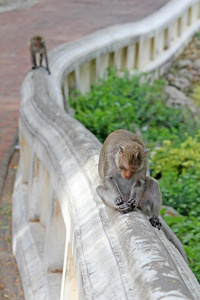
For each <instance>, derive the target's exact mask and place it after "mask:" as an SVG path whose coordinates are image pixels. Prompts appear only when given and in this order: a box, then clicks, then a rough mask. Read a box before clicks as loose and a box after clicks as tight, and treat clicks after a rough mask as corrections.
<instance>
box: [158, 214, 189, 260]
mask: <svg viewBox="0 0 200 300" xmlns="http://www.w3.org/2000/svg"><path fill="white" fill-rule="evenodd" d="M159 219H160V222H161V223H162V227H161V229H162V230H163V231H164V233H165V235H166V237H167V239H168V240H169V241H170V242H172V244H174V246H175V247H176V249H177V250H178V251H179V252H180V254H181V255H182V257H183V258H184V260H185V261H186V263H187V264H188V259H187V256H186V253H185V250H184V249H183V246H182V244H181V242H180V241H179V239H178V238H177V236H176V235H175V234H174V233H173V231H172V230H171V229H170V227H169V226H168V225H167V224H166V222H165V221H164V220H163V218H161V217H159Z"/></svg>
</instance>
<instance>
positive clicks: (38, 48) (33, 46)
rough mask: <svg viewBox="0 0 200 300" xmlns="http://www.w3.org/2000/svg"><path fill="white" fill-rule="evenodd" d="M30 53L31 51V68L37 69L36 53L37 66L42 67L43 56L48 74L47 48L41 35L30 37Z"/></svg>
mask: <svg viewBox="0 0 200 300" xmlns="http://www.w3.org/2000/svg"><path fill="white" fill-rule="evenodd" d="M30 53H31V61H32V69H37V68H38V65H37V55H39V66H40V67H42V60H43V56H44V58H45V62H46V69H47V71H48V73H49V74H51V73H50V70H49V64H48V57H47V50H46V44H45V40H44V38H43V37H42V36H40V35H36V36H34V37H32V38H31V40H30Z"/></svg>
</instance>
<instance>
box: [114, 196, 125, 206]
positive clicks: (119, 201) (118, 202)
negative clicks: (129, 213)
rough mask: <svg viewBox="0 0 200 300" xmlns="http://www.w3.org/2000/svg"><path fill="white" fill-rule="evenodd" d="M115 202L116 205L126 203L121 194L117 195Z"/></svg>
mask: <svg viewBox="0 0 200 300" xmlns="http://www.w3.org/2000/svg"><path fill="white" fill-rule="evenodd" d="M114 202H115V204H116V205H120V204H123V203H124V200H123V198H122V196H121V195H119V196H117V197H116V198H115V200H114Z"/></svg>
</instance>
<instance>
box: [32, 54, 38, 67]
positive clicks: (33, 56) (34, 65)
mask: <svg viewBox="0 0 200 300" xmlns="http://www.w3.org/2000/svg"><path fill="white" fill-rule="evenodd" d="M31 61H32V69H36V68H37V63H36V55H35V54H33V53H31Z"/></svg>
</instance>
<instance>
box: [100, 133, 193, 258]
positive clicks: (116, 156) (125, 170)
mask: <svg viewBox="0 0 200 300" xmlns="http://www.w3.org/2000/svg"><path fill="white" fill-rule="evenodd" d="M148 152H149V149H147V148H146V147H145V145H144V143H143V141H142V140H141V139H140V138H139V137H138V136H137V135H135V134H134V133H132V132H129V131H127V130H124V129H119V130H116V131H114V132H112V133H111V134H110V135H109V136H108V137H107V138H106V140H105V142H104V144H103V147H102V149H101V153H100V157H99V166H98V169H99V176H100V179H101V181H102V185H99V186H98V187H97V189H96V191H97V194H98V195H99V196H100V198H101V199H102V201H103V202H104V203H105V204H106V205H107V206H109V207H110V208H113V209H117V210H118V211H119V212H120V213H124V214H125V213H128V212H130V211H132V210H133V209H134V208H136V207H137V208H139V209H140V210H141V211H142V212H143V213H145V214H146V215H147V216H148V217H149V221H150V223H151V225H152V226H154V227H157V228H158V229H159V230H160V229H161V227H162V229H163V231H164V233H165V235H166V237H167V238H168V239H169V240H170V241H171V242H172V243H173V244H174V245H175V247H176V248H177V249H178V251H179V252H180V253H181V255H182V256H183V258H184V259H185V261H186V262H187V257H186V254H185V251H184V249H183V247H182V244H181V242H180V241H179V240H178V238H177V237H176V235H175V234H174V233H173V232H172V231H171V229H170V228H169V227H168V225H167V224H166V223H165V221H164V220H163V219H162V218H159V213H160V209H161V205H162V195H161V192H160V188H159V184H158V182H157V180H155V179H154V178H152V177H149V176H146V173H147V170H148Z"/></svg>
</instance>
